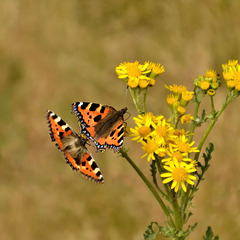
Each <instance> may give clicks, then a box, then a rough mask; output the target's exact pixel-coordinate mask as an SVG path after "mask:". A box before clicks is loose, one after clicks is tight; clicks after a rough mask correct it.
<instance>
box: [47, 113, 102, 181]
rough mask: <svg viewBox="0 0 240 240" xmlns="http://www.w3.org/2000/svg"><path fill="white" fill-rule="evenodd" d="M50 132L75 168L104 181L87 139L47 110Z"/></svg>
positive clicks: (87, 175)
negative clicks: (87, 147) (90, 151)
mask: <svg viewBox="0 0 240 240" xmlns="http://www.w3.org/2000/svg"><path fill="white" fill-rule="evenodd" d="M47 120H48V124H49V130H50V132H49V134H50V137H51V139H52V141H53V142H55V144H56V146H57V147H58V148H59V149H60V150H61V151H62V152H63V154H64V157H65V159H66V162H67V163H68V164H69V165H70V166H71V167H72V169H73V170H77V171H80V172H81V173H82V174H83V175H84V176H86V177H87V178H90V179H92V180H94V181H95V182H100V183H103V176H102V174H101V172H100V169H99V168H98V166H97V164H96V162H95V161H94V159H93V158H92V156H91V154H90V153H89V152H88V150H87V149H86V147H85V143H86V139H85V138H83V137H81V136H79V135H78V134H76V133H75V132H74V130H72V129H71V127H70V126H69V125H68V124H67V123H66V122H65V121H63V120H62V119H61V118H60V117H59V116H57V115H56V114H55V113H54V112H52V111H49V110H48V111H47Z"/></svg>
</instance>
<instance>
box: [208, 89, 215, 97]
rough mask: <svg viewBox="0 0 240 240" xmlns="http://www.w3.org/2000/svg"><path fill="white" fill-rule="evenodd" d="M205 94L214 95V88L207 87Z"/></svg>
mask: <svg viewBox="0 0 240 240" xmlns="http://www.w3.org/2000/svg"><path fill="white" fill-rule="evenodd" d="M207 94H208V95H209V96H214V95H215V94H216V90H214V89H208V91H207Z"/></svg>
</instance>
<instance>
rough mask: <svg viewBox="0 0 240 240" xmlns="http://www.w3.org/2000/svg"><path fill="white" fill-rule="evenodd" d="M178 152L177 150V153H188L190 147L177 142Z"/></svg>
mask: <svg viewBox="0 0 240 240" xmlns="http://www.w3.org/2000/svg"><path fill="white" fill-rule="evenodd" d="M178 150H179V152H184V153H188V152H189V151H190V146H189V144H188V143H185V142H179V143H178Z"/></svg>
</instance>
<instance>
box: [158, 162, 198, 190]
mask: <svg viewBox="0 0 240 240" xmlns="http://www.w3.org/2000/svg"><path fill="white" fill-rule="evenodd" d="M164 168H165V169H166V170H167V171H168V172H166V173H162V174H161V177H162V178H165V179H164V180H163V183H164V184H166V183H169V182H172V184H171V189H173V188H174V191H175V192H177V191H178V190H179V187H180V186H181V187H182V189H183V191H184V192H186V191H187V187H186V185H185V184H186V183H188V184H190V185H194V182H193V180H196V177H195V176H193V175H192V174H191V173H193V172H196V168H195V167H194V165H193V164H192V163H190V164H186V163H184V162H180V163H179V162H178V161H177V160H176V159H175V160H174V161H173V162H171V163H170V164H169V165H165V166H164Z"/></svg>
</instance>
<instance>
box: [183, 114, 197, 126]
mask: <svg viewBox="0 0 240 240" xmlns="http://www.w3.org/2000/svg"><path fill="white" fill-rule="evenodd" d="M193 119H194V118H193V116H192V115H191V114H186V115H183V116H182V117H181V123H182V124H184V123H191V122H192V120H193Z"/></svg>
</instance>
